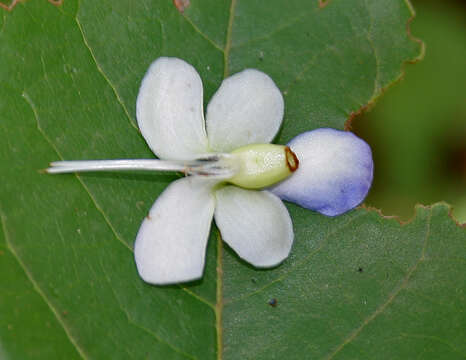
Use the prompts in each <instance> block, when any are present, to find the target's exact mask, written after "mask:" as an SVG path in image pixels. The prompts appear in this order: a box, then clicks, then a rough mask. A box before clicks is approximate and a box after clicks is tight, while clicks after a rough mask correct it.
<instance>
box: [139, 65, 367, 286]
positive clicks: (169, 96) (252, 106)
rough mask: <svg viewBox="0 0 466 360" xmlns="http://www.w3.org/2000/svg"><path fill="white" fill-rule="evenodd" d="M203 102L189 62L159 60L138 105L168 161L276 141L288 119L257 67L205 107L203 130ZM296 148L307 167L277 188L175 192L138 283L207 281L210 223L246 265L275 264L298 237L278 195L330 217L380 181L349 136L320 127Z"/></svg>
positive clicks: (360, 144)
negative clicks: (376, 178)
mask: <svg viewBox="0 0 466 360" xmlns="http://www.w3.org/2000/svg"><path fill="white" fill-rule="evenodd" d="M202 102H203V101H202V82H201V79H200V77H199V75H198V74H197V72H196V70H195V69H194V68H193V67H192V66H191V65H189V64H187V63H186V62H184V61H182V60H180V59H176V58H159V59H157V60H156V61H155V62H154V63H153V64H152V65H151V66H150V68H149V70H148V72H147V74H146V75H145V77H144V79H143V82H142V85H141V89H140V91H139V95H138V99H137V119H138V124H139V127H140V129H141V132H142V134H143V136H144V138H145V139H146V141H147V143H148V144H149V146H150V147H151V149H152V150H153V151H154V153H155V154H156V155H158V156H159V157H160V158H161V159H173V160H186V159H192V158H193V157H194V158H195V157H199V156H201V155H203V154H206V153H212V152H213V153H217V152H221V153H223V152H231V151H233V150H235V149H237V148H242V147H244V146H246V145H249V144H257V143H268V142H270V141H271V140H272V139H273V138H274V137H275V135H276V133H277V131H278V130H279V128H280V125H281V122H282V118H283V112H284V102H283V98H282V95H281V93H280V91H279V89H278V88H277V86H276V85H275V83H274V82H273V81H272V79H270V77H269V76H267V75H266V74H264V73H262V72H260V71H258V70H253V69H247V70H244V71H242V72H240V73H237V74H235V75H233V76H231V77H229V78H227V79H225V80H224V81H223V82H222V84H221V86H220V88H219V89H218V91H217V92H216V93H215V94H214V96H213V97H212V99H211V101H210V103H209V105H208V107H207V114H206V122H205V125H204V116H203V108H202ZM289 146H290V148H291V149H292V150H293V151H295V152H296V154H297V156H298V159H299V160H300V162H301V163H300V167H299V168H298V170H297V171H296V172H295V173H294V174H293V175H292V176H291V177H289V178H287V179H285V180H283V181H281V182H280V183H278V184H277V185H275V186H274V187H272V188H270V190H271V191H268V190H262V191H258V190H250V189H244V188H240V187H237V186H234V185H225V184H224V183H225V180H228V179H215V178H212V177H202V176H189V177H186V178H183V179H180V180H177V181H175V182H174V183H172V184H171V185H169V186H168V188H167V189H166V190H165V191H164V192H163V193H162V194H161V196H159V198H158V199H157V200H156V202H155V204H154V205H153V207H152V208H151V210H150V212H149V215H148V217H147V218H146V219H145V220H144V221H143V223H142V225H141V228H140V230H139V232H138V235H137V238H136V242H135V248H134V251H135V259H136V264H137V268H138V271H139V274H140V276H141V277H142V278H143V279H144V280H145V281H146V282H149V283H153V284H169V283H178V282H184V281H190V280H195V279H198V278H200V277H201V276H202V272H203V268H204V258H205V250H206V244H207V239H208V235H209V230H210V224H211V221H212V218H215V222H216V224H217V226H218V228H219V230H220V233H221V234H222V238H223V240H224V241H225V242H226V243H227V244H228V245H229V246H230V247H231V248H232V249H233V250H234V251H235V252H236V253H237V254H238V255H239V256H240V257H241V258H242V259H244V260H246V261H247V262H249V263H251V264H252V265H254V266H256V267H272V266H275V265H277V264H279V263H280V262H282V261H283V260H284V259H285V258H286V257H287V256H288V254H289V252H290V249H291V246H292V243H293V236H294V235H293V227H292V222H291V218H290V215H289V213H288V211H287V208H286V207H285V206H284V204H283V203H282V201H281V200H280V199H279V197H281V198H283V199H285V200H289V201H293V202H296V203H297V204H299V205H301V206H303V207H306V208H309V209H312V210H316V211H319V212H321V213H323V214H325V215H330V216H334V215H338V214H341V213H343V212H345V211H347V210H349V209H352V208H353V207H355V206H357V205H358V204H359V203H360V202H361V201H362V200H363V199H364V197H365V196H366V194H367V192H368V190H369V187H370V184H371V181H372V156H371V152H370V148H369V146H368V145H367V144H366V143H365V142H364V141H362V140H361V139H359V138H357V137H356V136H355V135H353V134H351V133H349V132H343V131H338V130H334V129H318V130H314V131H310V132H306V133H304V134H301V135H299V136H297V137H296V138H295V139H293V140H292V141H291V142H290V143H289ZM229 180H230V181H231V179H229ZM219 184H223V185H222V186H220V187H219Z"/></svg>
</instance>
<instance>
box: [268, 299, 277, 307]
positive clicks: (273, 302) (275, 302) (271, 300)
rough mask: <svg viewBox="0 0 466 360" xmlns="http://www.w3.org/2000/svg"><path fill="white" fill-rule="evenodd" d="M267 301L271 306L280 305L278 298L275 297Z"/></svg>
mask: <svg viewBox="0 0 466 360" xmlns="http://www.w3.org/2000/svg"><path fill="white" fill-rule="evenodd" d="M267 303H268V304H269V305H270V306H271V307H276V306H277V305H278V301H277V299H275V298H272V299H270V300H269V301H268V302H267Z"/></svg>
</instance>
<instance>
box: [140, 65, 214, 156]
mask: <svg viewBox="0 0 466 360" xmlns="http://www.w3.org/2000/svg"><path fill="white" fill-rule="evenodd" d="M136 113H137V119H138V125H139V128H140V129H141V133H142V135H143V136H144V139H146V141H147V143H148V144H149V146H150V148H151V149H152V151H153V152H154V153H155V154H156V155H157V156H158V157H160V158H162V159H178V160H186V159H191V158H193V155H196V154H202V153H205V152H207V136H206V132H205V125H204V115H203V105H202V81H201V78H200V77H199V74H198V73H197V72H196V70H195V69H194V68H193V67H192V66H191V65H189V64H188V63H186V62H184V61H183V60H180V59H177V58H166V57H161V58H158V59H157V60H156V61H154V62H153V63H152V65H151V66H150V67H149V70H148V71H147V73H146V75H145V76H144V79H143V80H142V84H141V88H140V89H139V95H138V99H137V102H136Z"/></svg>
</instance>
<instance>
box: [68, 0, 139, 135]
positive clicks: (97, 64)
mask: <svg viewBox="0 0 466 360" xmlns="http://www.w3.org/2000/svg"><path fill="white" fill-rule="evenodd" d="M80 4H81V2H80V1H79V7H80ZM78 13H79V10H78V11H77V13H76V16H75V18H74V20H75V22H76V25H77V27H78V29H79V32H80V34H81V38H82V41H83V43H84V46H85V47H86V49H87V50H88V51H89V54H90V55H91V58H92V60H93V61H94V64H95V66H96V67H97V71H98V72H99V73H100V74H101V75H102V77H103V78H104V79H105V81H106V82H107V84H108V85H109V86H110V88H111V89H112V91H113V93H114V95H115V97H116V99H117V102H118V103H119V104H120V106H121V108H122V109H123V111H124V113H125V115H126V117H127V118H128V121H129V122H130V124H131V126H132V127H134V128H135V129H136V130H137V131H138V132H139V127H138V126H137V124H136V123H135V122H134V120H133V119H132V117H131V116H130V114H129V112H128V109H127V108H126V105H125V104H124V102H123V100H122V99H121V97H120V94H119V93H118V91H117V89H116V87H115V85H113V83H112V82H111V81H110V79H109V78H108V76H107V75H106V74H105V72H104V70H103V69H102V67H101V66H100V65H99V63H98V62H97V58H96V57H95V55H94V51H93V50H92V48H91V47H90V45H89V43H88V41H87V39H86V36H85V35H84V30H83V28H82V26H81V23H80V22H79V19H78Z"/></svg>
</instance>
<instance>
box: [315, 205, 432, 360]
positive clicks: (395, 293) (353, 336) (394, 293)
mask: <svg viewBox="0 0 466 360" xmlns="http://www.w3.org/2000/svg"><path fill="white" fill-rule="evenodd" d="M431 221H432V209H431V210H430V214H429V217H428V220H427V221H426V235H425V237H424V242H423V245H422V249H421V254H420V256H419V258H418V259H417V261H416V262H415V264H414V265H413V266H412V267H411V269H410V270H409V271H408V273H407V274H406V276H405V277H404V278H403V280H402V282H401V284H400V285H399V286H398V287H397V288H395V289H394V290H393V291H392V292H391V293H390V294H389V296H388V299H387V300H386V301H385V302H384V303H383V304H381V305H380V306H379V307H378V308H377V309H376V310H375V311H374V312H373V313H372V314H371V315H369V316H368V317H366V318H365V319H364V321H363V322H362V323H361V325H360V326H359V327H357V328H356V329H354V330H353V331H352V332H351V333H350V334H349V335H348V336H347V337H346V338H345V339H344V340H343V342H342V343H341V344H340V345H338V346H337V347H336V348H335V349H334V350H333V351H332V352H331V353H330V354H329V355H327V356H325V357H324V359H326V360H330V359H333V358H334V357H335V356H336V355H337V354H338V353H339V352H340V351H341V350H343V348H344V347H345V346H346V345H348V344H349V343H350V342H351V341H353V340H354V339H356V338H357V337H358V335H359V334H360V333H361V331H362V330H363V329H364V328H365V327H366V326H367V325H369V324H370V323H371V322H372V321H373V320H375V318H377V317H378V316H379V315H380V314H382V313H383V312H384V311H385V309H386V308H387V307H388V306H389V305H390V304H392V303H393V301H394V300H395V299H396V298H397V296H398V295H399V294H400V292H401V291H402V290H404V289H405V288H406V287H407V286H408V283H409V280H410V279H411V277H412V275H413V274H414V272H415V271H416V270H417V268H418V266H419V264H420V263H421V262H423V261H424V259H425V251H426V248H427V241H428V238H429V236H430V225H431Z"/></svg>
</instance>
